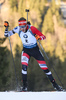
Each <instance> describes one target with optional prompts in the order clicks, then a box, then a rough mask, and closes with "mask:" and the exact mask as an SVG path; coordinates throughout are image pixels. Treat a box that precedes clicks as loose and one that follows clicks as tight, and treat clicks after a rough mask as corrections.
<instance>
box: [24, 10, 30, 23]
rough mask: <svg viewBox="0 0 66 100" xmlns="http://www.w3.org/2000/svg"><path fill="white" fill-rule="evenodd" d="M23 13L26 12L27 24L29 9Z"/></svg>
mask: <svg viewBox="0 0 66 100" xmlns="http://www.w3.org/2000/svg"><path fill="white" fill-rule="evenodd" d="M25 11H26V12H27V22H28V12H29V9H26V10H25Z"/></svg>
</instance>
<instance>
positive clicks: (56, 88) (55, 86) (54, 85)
mask: <svg viewBox="0 0 66 100" xmlns="http://www.w3.org/2000/svg"><path fill="white" fill-rule="evenodd" d="M52 85H53V87H54V89H55V90H57V91H63V89H62V87H61V86H59V85H58V84H57V83H56V82H55V81H54V82H53V83H52Z"/></svg>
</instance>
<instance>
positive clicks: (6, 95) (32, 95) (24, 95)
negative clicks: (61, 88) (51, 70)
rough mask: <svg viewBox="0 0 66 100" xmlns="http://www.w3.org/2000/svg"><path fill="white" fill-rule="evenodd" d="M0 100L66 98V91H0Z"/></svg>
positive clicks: (54, 99) (65, 99) (58, 99)
mask: <svg viewBox="0 0 66 100" xmlns="http://www.w3.org/2000/svg"><path fill="white" fill-rule="evenodd" d="M0 100H66V92H0Z"/></svg>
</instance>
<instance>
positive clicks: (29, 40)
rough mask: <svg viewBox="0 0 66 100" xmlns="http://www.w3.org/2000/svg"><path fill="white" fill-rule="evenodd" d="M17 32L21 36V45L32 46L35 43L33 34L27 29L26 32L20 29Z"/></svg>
mask: <svg viewBox="0 0 66 100" xmlns="http://www.w3.org/2000/svg"><path fill="white" fill-rule="evenodd" d="M19 34H20V38H21V40H22V43H23V47H25V48H33V47H35V46H36V45H37V41H36V38H35V37H34V36H33V34H31V32H30V31H29V29H28V31H27V32H26V33H24V32H22V31H20V33H19Z"/></svg>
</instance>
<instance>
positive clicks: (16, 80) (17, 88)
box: [4, 25, 18, 89]
mask: <svg viewBox="0 0 66 100" xmlns="http://www.w3.org/2000/svg"><path fill="white" fill-rule="evenodd" d="M4 26H5V25H4ZM8 27H9V26H8ZM8 27H7V31H8ZM8 39H9V44H10V49H11V55H12V60H13V66H14V70H15V78H16V85H17V89H18V80H17V75H16V68H15V63H14V58H13V53H12V47H11V41H10V35H9V34H8Z"/></svg>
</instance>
